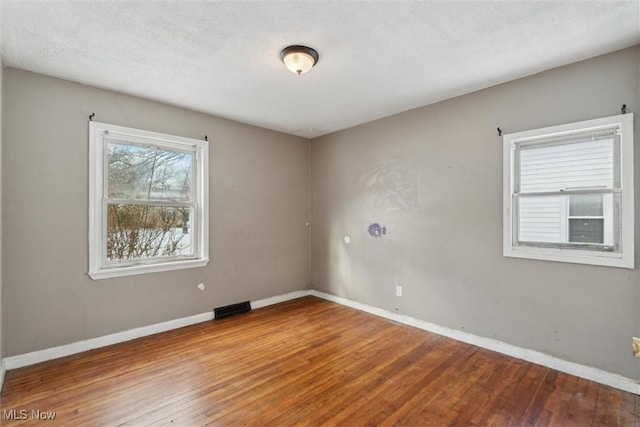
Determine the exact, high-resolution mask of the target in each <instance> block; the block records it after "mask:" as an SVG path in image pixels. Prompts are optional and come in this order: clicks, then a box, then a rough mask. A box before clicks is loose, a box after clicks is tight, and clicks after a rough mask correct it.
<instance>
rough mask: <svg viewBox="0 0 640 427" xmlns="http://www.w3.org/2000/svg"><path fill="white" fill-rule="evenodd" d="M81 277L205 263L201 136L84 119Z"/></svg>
mask: <svg viewBox="0 0 640 427" xmlns="http://www.w3.org/2000/svg"><path fill="white" fill-rule="evenodd" d="M89 151H90V181H91V182H90V206H89V226H90V230H89V236H90V242H89V243H90V245H89V252H90V257H89V275H90V276H91V277H92V278H94V279H102V278H107V277H116V276H124V275H131V274H141V273H149V272H155V271H166V270H174V269H181V268H190V267H199V266H203V265H206V264H207V262H208V254H207V252H208V232H207V230H208V227H207V222H208V197H207V194H208V189H207V187H208V171H207V165H208V148H207V143H206V142H205V141H200V140H194V139H188V138H183V137H177V136H172V135H165V134H159V133H154V132H147V131H142V130H138V129H131V128H124V127H121V126H114V125H109V124H104V123H98V122H91V123H90V150H89Z"/></svg>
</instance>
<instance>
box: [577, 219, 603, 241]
mask: <svg viewBox="0 0 640 427" xmlns="http://www.w3.org/2000/svg"><path fill="white" fill-rule="evenodd" d="M569 241H570V242H572V243H603V242H604V220H603V219H581V218H579V219H569Z"/></svg>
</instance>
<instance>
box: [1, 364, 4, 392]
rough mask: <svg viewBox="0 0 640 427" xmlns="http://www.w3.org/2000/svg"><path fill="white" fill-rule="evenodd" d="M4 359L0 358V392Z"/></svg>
mask: <svg viewBox="0 0 640 427" xmlns="http://www.w3.org/2000/svg"><path fill="white" fill-rule="evenodd" d="M4 372H5V368H4V360H2V359H0V392H2V386H3V385H4Z"/></svg>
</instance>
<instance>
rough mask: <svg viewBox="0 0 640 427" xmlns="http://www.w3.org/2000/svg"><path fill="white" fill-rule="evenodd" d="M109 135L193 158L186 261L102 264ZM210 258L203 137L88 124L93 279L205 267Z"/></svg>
mask: <svg viewBox="0 0 640 427" xmlns="http://www.w3.org/2000/svg"><path fill="white" fill-rule="evenodd" d="M107 138H109V139H118V140H120V141H123V142H124V143H126V142H131V144H133V145H142V146H152V147H159V148H165V149H169V150H178V151H188V152H191V153H193V155H194V156H195V162H194V166H195V168H194V169H195V170H194V171H193V182H192V183H191V184H192V192H193V200H194V202H195V209H194V212H192V213H191V215H190V221H191V225H192V233H193V235H194V237H193V240H194V242H192V244H194V246H195V247H194V256H193V257H190V258H188V259H185V258H180V259H166V260H157V259H154V260H145V261H140V262H137V263H136V262H133V263H125V264H124V265H118V264H107V262H106V238H107V217H106V200H107V194H106V187H107V163H106V162H107V161H108V158H107V154H106V153H107ZM208 262H209V146H208V143H207V142H206V141H204V140H197V139H191V138H185V137H180V136H174V135H167V134H163V133H157V132H150V131H145V130H140V129H134V128H127V127H123V126H116V125H111V124H107V123H100V122H94V121H92V122H90V123H89V276H90V277H91V278H92V279H94V280H97V279H107V278H111V277H122V276H131V275H136V274H145V273H155V272H160V271H171V270H180V269H185V268H194V267H203V266H205V265H207V264H208Z"/></svg>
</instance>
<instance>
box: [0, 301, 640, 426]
mask: <svg viewBox="0 0 640 427" xmlns="http://www.w3.org/2000/svg"><path fill="white" fill-rule="evenodd" d="M1 398H2V400H1V403H0V406H1V408H2V411H3V414H2V420H1V421H0V424H2V425H3V426H5V425H6V426H12V425H28V424H33V425H51V424H57V425H64V426H97V425H109V426H115V425H133V426H147V425H153V426H156V425H166V426H202V425H208V424H211V425H221V426H227V425H229V426H236V425H238V426H240V425H246V426H289V425H296V426H298V425H299V426H316V425H345V426H358V425H372V426H392V425H399V426H409V425H415V426H446V425H460V426H485V425H497V426H529V425H540V426H546V425H557V426H591V425H594V426H623V425H624V426H632V425H640V421H639V420H640V417H639V416H638V397H637V396H635V395H633V394H630V393H625V392H622V391H619V390H616V389H613V388H611V387H607V386H603V385H599V384H597V383H593V382H590V381H587V380H583V379H580V378H577V377H574V376H571V375H567V374H563V373H561V372H558V371H554V370H552V369H549V368H545V367H542V366H538V365H534V364H531V363H528V362H524V361H521V360H517V359H513V358H510V357H507V356H503V355H500V354H498V353H494V352H491V351H488V350H484V349H481V348H477V347H474V346H471V345H468V344H464V343H460V342H457V341H454V340H451V339H448V338H444V337H442V336H438V335H435V334H431V333H428V332H425V331H422V330H419V329H415V328H412V327H409V326H405V325H400V324H397V323H394V322H391V321H389V320H386V319H381V318H378V317H375V316H373V315H369V314H366V313H363V312H359V311H357V310H354V309H351V308H347V307H343V306H340V305H337V304H334V303H331V302H328V301H324V300H321V299H318V298H314V297H305V298H301V299H298V300H293V301H288V302H285V303H282V304H278V305H274V306H270V307H265V308H262V309H259V310H254V311H253V312H251V313H247V314H242V315H239V316H235V317H231V318H227V319H221V320H217V321H213V322H205V323H200V324H198V325H193V326H189V327H186V328H181V329H177V330H174V331H169V332H165V333H162V334H157V335H153V336H149V337H145V338H140V339H137V340H135V341H129V342H125V343H121V344H116V345H113V346H110V347H105V348H102V349H97V350H92V351H89V352H85V353H82V354H79V355H74V356H69V357H65V358H61V359H57V360H53V361H50V362H45V363H41V364H38V365H34V366H30V367H26V368H22V369H16V370H12V371H9V372H7V375H6V378H5V384H4V389H3V391H2V395H1ZM21 411H24V412H21ZM33 411H42V413H43V414H44V415H42V416H43V417H46V416H47V413H55V419H54V420H53V421H51V420H49V421H46V422H45V421H40V420H37V419H36V418H37V417H34V416H35V415H37V413H35V412H33ZM23 416H24V417H25V418H26V420H16V419H15V418H21V417H23ZM12 417H13V418H14V419H13V420H10V419H8V418H12Z"/></svg>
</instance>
